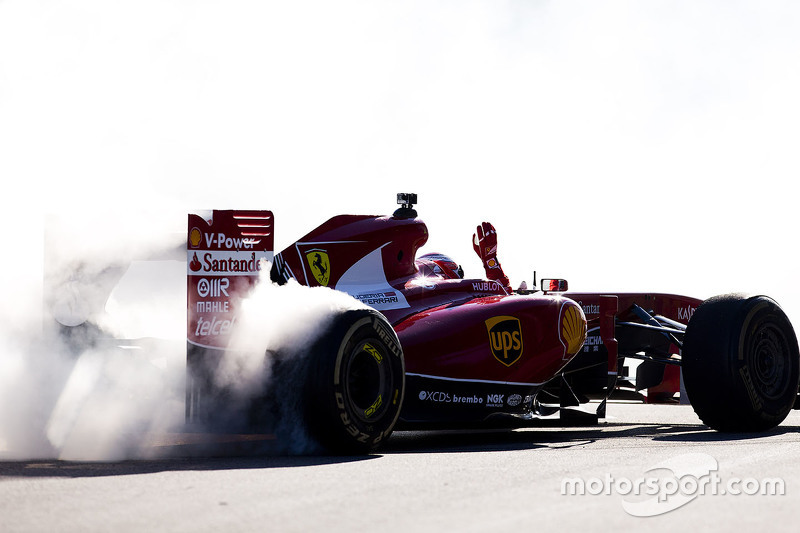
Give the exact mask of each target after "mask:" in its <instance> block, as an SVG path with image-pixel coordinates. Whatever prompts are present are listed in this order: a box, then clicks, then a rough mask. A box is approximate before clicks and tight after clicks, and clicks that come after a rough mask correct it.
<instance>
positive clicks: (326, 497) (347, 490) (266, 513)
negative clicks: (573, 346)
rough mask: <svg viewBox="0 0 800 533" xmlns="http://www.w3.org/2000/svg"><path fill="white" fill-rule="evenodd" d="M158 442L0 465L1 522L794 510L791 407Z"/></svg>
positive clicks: (61, 525) (681, 409) (617, 521)
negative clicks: (100, 455)
mask: <svg viewBox="0 0 800 533" xmlns="http://www.w3.org/2000/svg"><path fill="white" fill-rule="evenodd" d="M159 446H161V448H160V449H161V450H162V451H164V452H166V453H167V454H168V455H169V456H170V457H168V458H164V459H158V460H145V461H124V462H115V463H81V462H63V461H42V460H38V461H25V462H8V461H6V462H0V531H2V532H16V531H81V532H87V531H104V532H107V531H113V532H115V533H118V532H121V531H123V532H124V531H144V530H148V531H191V532H197V531H216V532H219V531H316V530H324V531H354V530H355V531H459V532H463V531H487V530H492V531H554V530H567V531H570V530H571V531H578V530H582V531H601V530H602V531H609V530H612V528H618V527H624V528H644V529H642V530H646V531H680V530H681V529H691V530H692V531H733V530H739V531H747V530H754V529H756V528H765V529H768V530H769V531H770V532H774V531H797V529H798V525H797V524H798V523H800V505H799V504H800V466H798V465H799V464H800V461H798V459H800V412H798V411H794V412H792V413H791V414H790V416H789V418H788V419H787V420H786V421H785V422H784V423H783V424H782V425H781V426H779V427H778V428H776V429H775V430H772V431H770V432H768V433H764V434H758V435H749V434H748V435H745V434H728V435H723V434H719V433H716V432H713V431H710V430H708V429H707V428H705V427H704V426H702V425H701V424H700V422H699V420H698V419H697V417H696V416H695V415H694V413H693V411H692V410H691V407H689V406H674V405H666V406H665V405H641V404H614V405H611V406H609V418H608V419H606V421H605V422H601V424H600V425H598V426H595V427H581V428H526V429H522V430H513V431H508V430H503V431H487V432H459V431H449V432H435V433H411V432H407V433H406V432H403V433H395V435H393V437H392V438H391V439H390V440H389V442H387V445H386V447H385V448H384V449H382V450H381V451H380V453H377V454H374V455H370V456H367V457H356V458H353V457H285V456H269V455H266V456H265V455H260V454H259V455H252V454H249V453H248V452H247V448H246V447H243V446H242V444H241V442H239V443H235V442H225V441H220V442H217V443H216V444H215V446H216V447H215V448H214V449H213V450H211V449H209V448H205V449H203V452H202V454H198V448H197V447H196V443H191V442H187V441H185V440H183V441H180V442H177V441H173V442H172V443H171V444H170V443H169V442H166V443H163V442H162V443H160V444H159ZM199 455H206V456H199ZM659 466H661V467H664V468H657V469H653V467H659ZM580 482H583V488H582V493H581V492H580V489H581V485H580ZM637 483H638V485H637ZM637 487H638V492H637ZM762 491H766V492H767V493H766V494H762ZM565 492H566V493H565ZM723 492H725V493H724V494H723ZM736 492H738V494H736ZM636 515H643V516H636Z"/></svg>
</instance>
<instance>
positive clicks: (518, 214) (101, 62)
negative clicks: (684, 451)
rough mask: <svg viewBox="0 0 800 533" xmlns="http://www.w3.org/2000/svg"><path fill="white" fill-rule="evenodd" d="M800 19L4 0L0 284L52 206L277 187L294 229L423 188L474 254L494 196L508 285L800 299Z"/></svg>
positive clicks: (196, 198) (470, 7)
mask: <svg viewBox="0 0 800 533" xmlns="http://www.w3.org/2000/svg"><path fill="white" fill-rule="evenodd" d="M799 27H800V4H798V3H796V2H788V1H787V2H777V1H776V2H756V1H741V2H730V1H725V0H719V1H696V0H691V1H690V0H687V1H648V2H640V1H629V2H621V1H620V2H611V1H609V2H593V1H585V2H558V1H552V2H548V1H528V0H525V1H522V0H520V1H508V2H498V1H490V0H486V1H463V0H454V1H445V2H442V1H440V2H436V1H431V0H425V1H417V2H414V1H405V2H392V3H389V2H374V1H360V2H353V1H339V2H324V1H308V2H286V1H266V0H252V1H237V2H231V1H221V0H205V1H197V0H191V1H190V0H137V1H125V0H122V1H115V2H108V1H105V0H96V1H91V0H73V1H64V2H53V1H45V0H3V1H0V176H2V181H3V184H4V185H5V192H4V195H3V202H2V204H3V214H4V217H5V219H6V223H5V224H6V226H5V230H4V232H3V233H4V236H5V239H4V240H5V246H4V252H3V261H2V263H0V264H2V265H3V266H2V269H3V270H2V271H0V274H2V278H3V284H4V291H5V293H6V294H12V295H16V296H17V297H18V298H24V299H29V298H30V295H31V294H34V295H35V296H36V293H35V292H32V291H30V290H29V288H30V287H31V286H32V285H30V283H34V282H36V281H37V280H38V279H40V278H38V277H37V276H38V270H37V269H36V268H31V265H32V264H34V263H36V262H37V261H40V259H39V258H40V257H41V242H42V241H41V233H42V230H41V228H42V223H41V220H42V219H43V217H44V215H45V213H48V212H52V211H60V212H65V211H66V212H71V213H79V214H81V215H82V216H87V215H88V216H90V217H95V220H97V223H96V224H95V225H94V229H93V230H92V232H94V234H93V235H91V236H90V235H84V236H82V239H83V241H84V242H83V244H86V242H87V241H96V242H98V243H101V244H102V243H105V242H110V241H114V243H115V245H117V246H119V245H120V244H121V243H120V238H119V234H112V235H108V234H107V233H105V228H106V227H107V225H106V224H104V223H103V217H107V216H110V215H109V214H110V213H116V214H118V213H127V212H131V213H133V212H136V211H137V210H140V209H146V210H147V211H149V212H156V213H159V214H160V215H163V216H164V217H165V218H166V219H169V220H170V221H171V222H169V223H165V225H172V224H173V222H172V221H175V222H174V226H173V227H170V228H169V230H173V229H177V230H178V231H181V230H183V229H184V224H185V222H184V221H185V214H186V212H187V211H189V210H195V209H210V208H223V209H224V208H251V209H252V208H264V209H271V210H272V211H273V212H274V213H275V216H276V224H277V234H276V242H277V245H278V247H279V249H280V248H282V247H284V246H286V245H288V244H289V243H290V242H292V241H293V240H295V239H296V238H298V237H300V236H301V235H303V234H304V233H306V232H307V231H309V230H310V229H312V228H313V227H314V226H316V225H317V224H319V223H321V222H322V221H324V220H326V219H327V218H329V217H330V216H333V215H336V214H340V213H348V212H349V213H372V214H383V213H390V212H391V211H392V210H393V209H394V208H395V205H394V199H395V198H394V197H395V193H397V192H401V191H409V192H416V193H418V194H419V199H420V203H419V206H418V211H419V213H420V216H421V218H423V219H424V220H425V221H426V222H427V224H428V227H429V230H430V233H431V240H430V241H429V245H428V246H426V247H425V250H426V251H439V252H444V253H448V254H450V255H451V256H453V257H454V258H455V259H456V260H457V261H459V262H461V263H462V264H463V266H464V268H465V270H466V271H467V275H474V276H479V275H481V271H482V269H481V267H480V264H479V262H478V260H477V258H476V257H475V255H474V253H473V251H472V247H471V244H470V242H471V236H472V233H473V231H474V229H475V226H476V225H477V224H478V223H480V222H481V221H483V220H489V221H491V222H493V223H494V225H495V226H496V227H497V229H498V231H499V235H500V260H501V262H502V263H503V265H504V266H505V268H506V272H507V273H508V274H509V275H510V277H511V279H512V283H513V284H514V285H518V284H519V282H520V281H522V280H523V279H527V280H528V282H529V283H530V278H531V273H532V271H533V270H534V269H535V270H537V271H538V273H539V277H542V276H545V277H564V278H567V279H568V280H569V282H570V286H571V288H573V289H574V290H581V291H594V290H597V291H603V290H607V291H611V290H621V291H626V290H627V291H639V290H657V291H666V292H675V293H684V294H689V295H693V296H697V297H701V298H705V297H708V296H711V295H714V294H718V293H724V292H732V291H740V290H744V291H754V292H761V293H766V294H769V295H771V296H773V297H774V298H776V299H777V300H778V301H779V302H781V303H782V304H783V305H784V307H785V308H786V309H787V311H788V312H789V314H790V317H792V318H793V319H794V320H795V322H796V323H800V322H798V321H800V285H799V284H798V283H797V282H796V262H797V255H798V254H797V247H798V243H797V242H796V239H795V235H796V229H797V216H796V212H797V210H798V207H797V199H796V197H795V196H796V195H795V194H794V191H795V190H796V187H794V186H793V181H794V180H795V179H796V177H797V175H798V170H800V159H798V156H797V147H798V146H800V129H799V128H798V124H800V98H798V95H800V36H799V35H798V32H797V28H799ZM144 222H145V221H143V220H141V218H139V219H135V218H132V219H131V225H134V226H137V227H138V224H142V223H144ZM123 241H124V239H123ZM122 244H124V243H122ZM37 297H38V296H37ZM33 300H36V298H33ZM20 302H21V300H20V299H10V298H4V303H3V304H2V305H3V306H4V307H5V309H2V311H3V313H2V315H13V314H14V311H15V309H16V308H18V306H19V305H21V303H20Z"/></svg>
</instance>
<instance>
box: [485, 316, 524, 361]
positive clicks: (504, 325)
mask: <svg viewBox="0 0 800 533" xmlns="http://www.w3.org/2000/svg"><path fill="white" fill-rule="evenodd" d="M486 330H487V331H488V332H489V346H490V347H491V348H492V354H493V355H494V357H495V359H497V360H498V361H500V362H501V363H503V364H504V365H506V366H511V365H513V364H514V363H516V362H517V361H519V358H520V357H522V348H523V347H522V325H521V324H520V322H519V319H518V318H515V317H513V316H496V317H494V318H490V319H489V320H487V321H486Z"/></svg>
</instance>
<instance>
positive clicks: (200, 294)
mask: <svg viewBox="0 0 800 533" xmlns="http://www.w3.org/2000/svg"><path fill="white" fill-rule="evenodd" d="M188 222H189V223H188V235H187V239H186V250H187V257H186V261H187V265H186V276H187V292H186V299H187V313H186V317H187V330H186V340H187V342H188V345H189V347H190V348H191V347H192V346H195V347H199V348H205V349H210V350H224V349H225V347H226V346H227V344H228V340H229V335H230V332H231V329H232V328H233V326H234V324H235V323H236V311H237V307H238V305H239V301H240V300H241V298H242V297H244V296H245V295H246V294H247V293H248V292H249V290H250V289H251V288H252V287H253V285H255V283H256V282H257V280H258V276H259V274H260V273H261V270H262V268H263V266H262V260H266V261H272V257H273V253H274V250H273V248H274V236H273V222H274V220H273V216H272V212H271V211H240V210H236V211H233V210H226V211H223V210H214V211H212V212H211V213H210V217H208V218H207V217H203V216H200V215H196V214H190V215H189V220H188Z"/></svg>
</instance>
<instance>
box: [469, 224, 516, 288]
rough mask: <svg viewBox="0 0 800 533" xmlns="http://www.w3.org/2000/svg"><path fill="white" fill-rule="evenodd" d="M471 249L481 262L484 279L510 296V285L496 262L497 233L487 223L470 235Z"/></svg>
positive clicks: (498, 262)
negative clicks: (495, 282)
mask: <svg viewBox="0 0 800 533" xmlns="http://www.w3.org/2000/svg"><path fill="white" fill-rule="evenodd" d="M472 247H473V248H474V249H475V253H476V254H478V257H480V258H481V261H482V262H483V268H484V270H486V277H487V278H489V279H490V280H492V281H497V282H499V283H501V284H502V285H503V287H505V289H506V291H507V292H508V293H509V294H510V293H511V285H509V283H508V276H506V275H505V274H504V273H503V267H501V266H500V261H498V260H497V231H496V230H495V229H494V226H492V225H491V224H490V223H489V222H484V223H482V224H481V225H480V226H478V227H477V229H476V233H475V234H473V235H472Z"/></svg>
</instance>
